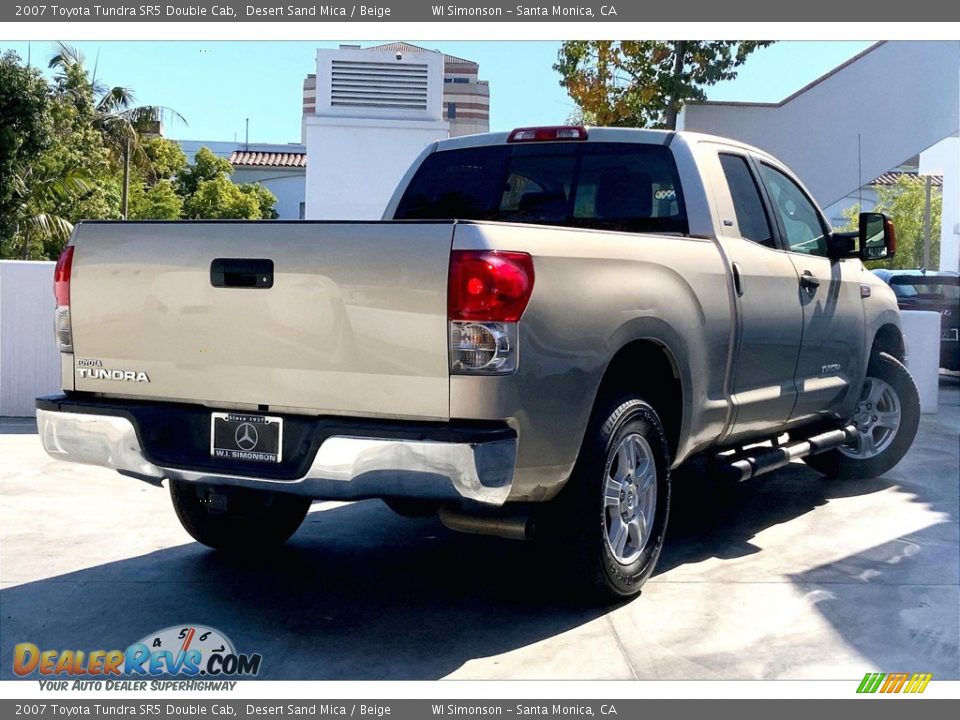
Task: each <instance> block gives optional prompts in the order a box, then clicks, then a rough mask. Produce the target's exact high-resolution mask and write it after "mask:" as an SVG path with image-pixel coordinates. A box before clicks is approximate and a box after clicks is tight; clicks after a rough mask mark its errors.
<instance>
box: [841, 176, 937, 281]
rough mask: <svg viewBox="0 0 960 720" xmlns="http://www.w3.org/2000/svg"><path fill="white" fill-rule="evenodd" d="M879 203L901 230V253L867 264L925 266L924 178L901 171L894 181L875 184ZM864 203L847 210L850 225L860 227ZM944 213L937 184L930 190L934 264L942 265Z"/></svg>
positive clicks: (852, 228) (925, 201)
mask: <svg viewBox="0 0 960 720" xmlns="http://www.w3.org/2000/svg"><path fill="white" fill-rule="evenodd" d="M874 190H875V191H876V193H877V204H876V207H875V208H874V210H875V211H876V212H882V213H885V214H886V215H887V216H888V217H889V218H890V219H891V220H892V221H893V226H894V228H895V229H896V232H897V254H896V255H894V256H893V258H892V259H891V260H876V261H872V262H868V263H867V264H866V265H867V267H868V268H870V269H874V268H880V267H886V268H891V269H910V268H919V267H922V266H923V216H924V212H925V209H926V204H927V194H926V188H925V181H924V179H923V178H918V177H914V176H912V175H909V174H906V173H904V174H901V175H900V177H898V178H897V181H896V182H895V183H894V184H893V185H875V186H874ZM859 215H860V204H859V203H857V204H855V205H853V206H852V207H849V208H847V209H846V210H845V211H843V217H845V218H846V219H847V221H848V224H847V227H846V229H848V230H856V229H857V225H858V216H859ZM942 216H943V193H942V192H941V190H940V188H933V189H932V192H931V193H930V265H931V267H939V265H940V222H941V218H942Z"/></svg>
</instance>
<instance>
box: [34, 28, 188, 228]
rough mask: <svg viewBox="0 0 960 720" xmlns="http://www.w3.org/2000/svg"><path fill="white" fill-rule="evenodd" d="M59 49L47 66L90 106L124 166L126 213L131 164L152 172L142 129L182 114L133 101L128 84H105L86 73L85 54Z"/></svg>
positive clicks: (80, 103)
mask: <svg viewBox="0 0 960 720" xmlns="http://www.w3.org/2000/svg"><path fill="white" fill-rule="evenodd" d="M58 45H59V48H60V51H59V52H58V53H57V54H56V55H54V56H53V57H52V58H51V59H50V63H49V67H50V68H52V69H55V70H57V71H58V72H57V74H56V80H57V86H58V88H59V90H60V91H61V93H63V94H64V95H66V96H68V97H70V98H71V99H72V100H73V102H74V104H75V105H76V106H77V107H78V109H80V110H81V111H83V110H87V109H88V108H89V109H92V113H91V115H92V116H91V119H90V122H91V124H92V125H93V127H94V128H95V129H96V130H97V131H98V132H99V133H100V135H101V136H102V137H103V143H104V145H105V146H106V147H107V149H108V150H109V151H110V152H111V154H112V155H113V157H114V159H115V160H116V161H117V162H118V164H121V165H122V167H123V198H122V207H121V213H122V215H123V217H124V218H126V217H127V210H128V196H129V192H130V164H131V163H133V164H134V165H135V166H136V167H138V168H140V169H141V170H143V171H144V172H145V173H147V174H148V175H151V174H152V172H153V168H152V166H151V163H150V158H149V157H147V154H146V152H144V149H143V143H142V133H144V132H145V131H147V130H149V129H151V128H152V127H153V126H154V125H156V124H157V123H159V122H160V121H162V120H163V119H165V118H170V119H173V120H180V121H182V122H183V123H184V124H186V120H185V119H184V117H183V116H182V115H181V114H180V113H178V112H177V111H176V110H173V109H171V108H168V107H165V106H163V105H135V104H134V103H135V98H134V95H133V92H132V91H131V90H130V88H126V87H120V86H117V87H108V86H106V85H104V84H103V83H101V82H99V81H98V80H97V77H96V67H94V72H93V76H92V77H91V76H90V75H89V74H88V73H87V69H86V66H85V64H84V63H85V58H84V56H83V53H81V52H80V51H79V50H78V49H77V48H75V47H72V46H71V45H67V44H65V43H58Z"/></svg>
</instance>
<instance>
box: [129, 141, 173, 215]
mask: <svg viewBox="0 0 960 720" xmlns="http://www.w3.org/2000/svg"><path fill="white" fill-rule="evenodd" d="M143 150H144V152H145V153H146V155H147V157H148V158H149V159H150V165H151V170H152V172H150V173H144V172H143V171H141V170H138V169H136V168H134V169H133V171H132V177H131V180H130V195H129V197H130V201H129V213H128V216H127V217H129V218H130V219H131V220H176V219H178V218H179V217H180V216H181V215H182V213H183V197H182V196H181V195H180V194H179V193H178V186H177V183H176V177H177V174H178V173H180V172H182V171H183V169H184V168H185V167H186V165H187V156H186V155H184V154H183V150H181V149H180V146H179V145H178V144H177V143H175V142H173V141H172V140H167V139H166V138H162V137H153V138H146V139H144V140H143Z"/></svg>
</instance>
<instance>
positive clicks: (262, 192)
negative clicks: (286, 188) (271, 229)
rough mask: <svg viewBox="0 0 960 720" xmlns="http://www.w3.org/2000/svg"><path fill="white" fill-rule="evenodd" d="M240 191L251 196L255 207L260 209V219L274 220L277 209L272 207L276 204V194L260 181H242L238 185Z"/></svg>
mask: <svg viewBox="0 0 960 720" xmlns="http://www.w3.org/2000/svg"><path fill="white" fill-rule="evenodd" d="M238 187H239V188H240V192H242V193H245V194H247V195H249V196H250V197H252V198H253V199H254V200H255V201H256V203H257V207H258V208H259V209H260V219H261V220H276V219H277V211H276V208H275V207H274V206H275V205H276V204H277V196H276V195H274V194H273V193H272V192H270V190H268V189H267V188H266V187H264V186H263V185H261V184H260V183H243V184H241V185H239V186H238Z"/></svg>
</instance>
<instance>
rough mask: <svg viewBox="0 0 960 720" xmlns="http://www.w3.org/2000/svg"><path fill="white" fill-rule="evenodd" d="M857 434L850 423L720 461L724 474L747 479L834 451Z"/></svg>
mask: <svg viewBox="0 0 960 720" xmlns="http://www.w3.org/2000/svg"><path fill="white" fill-rule="evenodd" d="M856 434H857V428H856V427H855V426H853V425H847V426H846V427H844V428H837V429H836V430H828V431H827V432H823V433H820V434H819V435H814V436H813V437H809V438H807V439H806V440H801V441H799V442H795V443H791V444H789V445H781V446H780V447H772V448H763V447H759V448H752V449H751V450H750V451H748V452H747V453H746V454H745V455H735V456H733V458H731V459H730V460H729V461H728V460H727V459H726V458H724V457H722V456H721V457H718V458H717V464H718V466H719V470H720V472H721V473H722V474H723V475H725V476H727V477H729V478H730V479H731V480H734V481H735V482H743V481H744V480H749V479H750V478H754V477H757V476H758V475H764V474H765V473H768V472H771V471H772V470H778V469H780V468H782V467H786V466H787V465H789V464H790V461H791V460H797V459H800V458H805V457H807V456H808V455H817V454H819V453H822V452H826V451H827V450H832V449H833V448H835V447H837V446H839V445H843V444H844V443H847V442H850V441H851V440H853V438H855V437H856Z"/></svg>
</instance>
